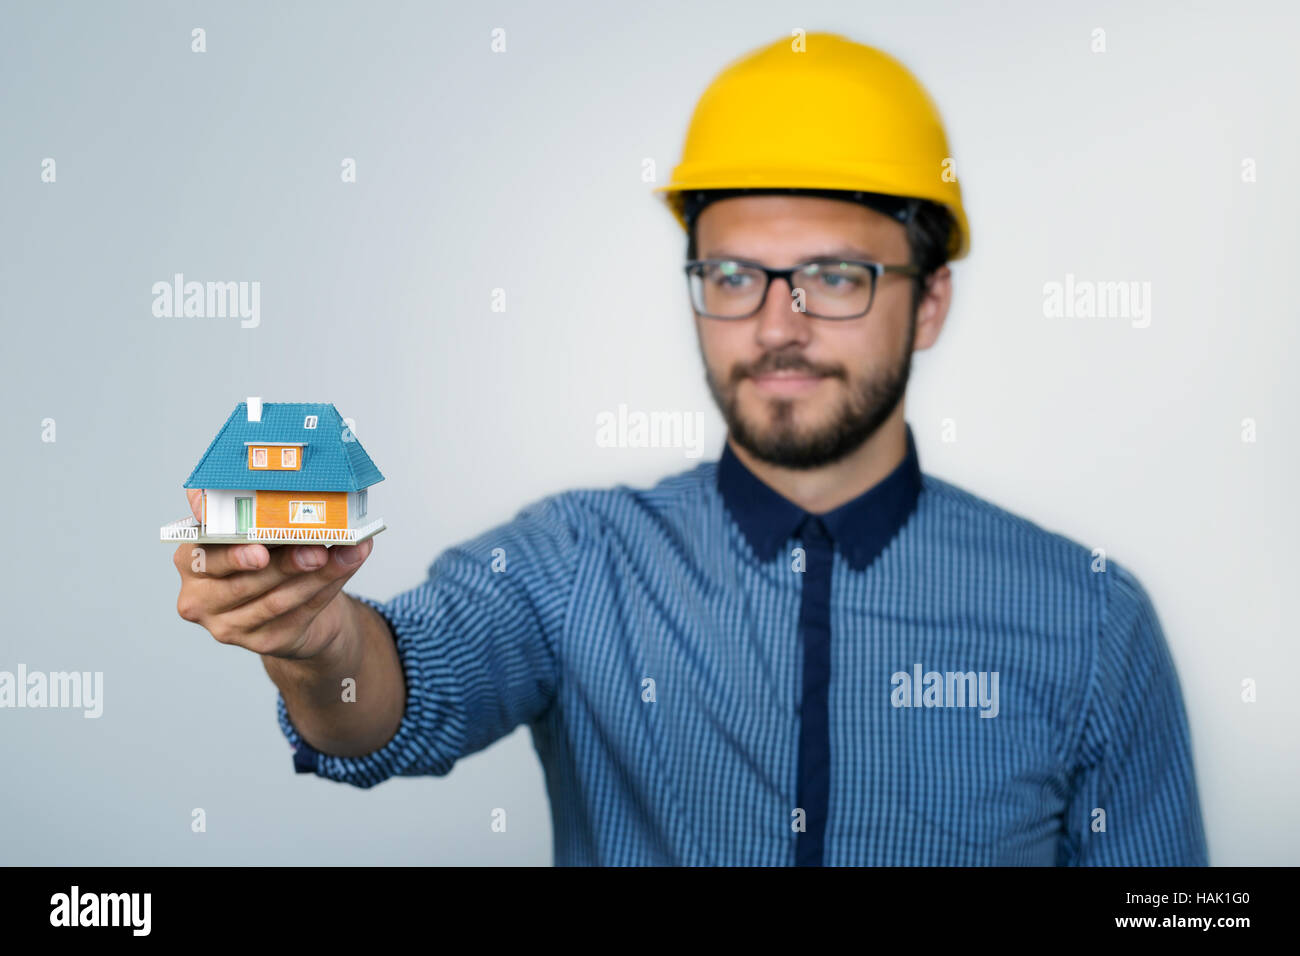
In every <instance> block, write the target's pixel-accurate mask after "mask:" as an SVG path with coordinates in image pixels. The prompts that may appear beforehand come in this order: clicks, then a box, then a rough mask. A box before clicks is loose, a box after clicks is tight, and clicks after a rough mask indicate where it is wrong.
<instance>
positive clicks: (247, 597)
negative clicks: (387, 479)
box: [208, 541, 374, 627]
mask: <svg viewBox="0 0 1300 956" xmlns="http://www.w3.org/2000/svg"><path fill="white" fill-rule="evenodd" d="M373 547H374V544H373V543H372V542H371V541H366V542H363V543H362V544H358V545H347V546H341V547H337V548H329V549H328V550H327V549H325V548H316V547H311V548H282V549H280V551H279V552H278V553H277V554H276V555H275V558H274V560H273V561H272V562H271V564H269V565H268V566H267V567H265V568H263V569H262V570H260V571H251V572H247V573H244V574H235V575H231V576H230V577H228V578H226V579H224V580H221V581H213V582H211V584H212V594H211V595H210V597H209V598H208V600H209V606H210V607H211V608H212V609H213V610H214V611H215V612H216V613H218V614H222V613H229V615H230V618H231V620H232V622H236V623H235V626H237V627H256V626H258V625H260V624H261V623H263V622H264V621H266V620H270V619H271V618H272V617H277V616H279V615H280V614H284V613H285V612H287V611H289V610H292V609H293V607H294V606H295V605H296V603H300V602H301V601H305V600H307V599H308V598H309V597H311V595H313V594H315V593H316V592H317V591H319V590H320V589H321V588H322V587H324V586H326V585H327V584H329V583H330V582H331V581H334V580H336V579H339V578H343V579H345V580H346V578H349V577H351V576H352V575H353V574H355V573H356V571H357V569H358V568H360V567H361V564H362V562H364V561H365V559H366V557H367V556H368V555H369V554H370V549H371V548H373ZM295 552H305V553H301V554H296V553H295ZM268 601H269V602H270V603H269V605H268V606H267V607H262V605H263V604H264V603H265V602H268ZM250 604H253V605H258V607H261V608H262V609H261V610H254V611H252V612H251V613H249V614H242V613H239V612H238V611H237V610H236V609H240V610H242V609H243V608H244V607H245V606H246V605H250Z"/></svg>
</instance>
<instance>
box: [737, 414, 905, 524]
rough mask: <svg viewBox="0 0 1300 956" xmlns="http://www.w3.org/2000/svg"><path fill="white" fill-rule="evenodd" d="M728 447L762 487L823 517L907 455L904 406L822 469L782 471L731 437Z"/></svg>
mask: <svg viewBox="0 0 1300 956" xmlns="http://www.w3.org/2000/svg"><path fill="white" fill-rule="evenodd" d="M727 444H729V445H730V446H731V450H732V452H734V453H735V455H736V457H737V458H739V459H740V460H741V461H742V462H743V463H744V464H745V466H746V467H747V468H748V469H749V470H750V471H752V472H753V473H754V474H755V475H756V476H758V478H759V480H760V481H762V482H763V484H765V485H767V486H768V487H769V488H771V489H772V490H774V491H776V492H777V493H778V494H780V495H781V496H782V497H784V498H786V499H787V500H789V501H793V502H794V503H795V504H797V505H798V506H799V507H800V508H803V509H804V511H808V512H811V513H812V514H825V513H826V512H828V511H831V510H833V509H835V508H838V507H839V506H840V505H842V504H844V503H845V502H846V501H852V500H853V499H854V498H856V497H858V495H860V494H862V493H863V492H865V491H868V490H869V489H871V488H873V487H875V486H876V485H877V484H879V483H880V482H881V481H882V480H883V479H884V478H885V477H886V476H887V475H888V474H889V473H890V472H891V471H893V470H894V469H895V468H897V467H898V466H899V464H900V463H901V462H902V461H903V459H904V458H905V457H906V456H907V429H906V425H905V422H904V418H903V403H902V402H899V403H898V407H897V408H895V409H894V411H893V413H892V414H890V416H889V417H888V418H887V419H885V421H884V422H883V423H882V424H881V426H880V427H879V428H877V429H876V431H875V434H873V435H872V436H871V437H870V438H868V439H867V440H866V441H865V442H863V443H862V445H861V447H859V448H858V449H857V450H856V451H854V452H852V453H851V454H849V455H846V456H845V457H844V458H841V459H840V460H839V461H837V462H834V463H833V464H830V465H826V466H824V467H822V468H812V469H808V470H803V469H794V468H782V467H780V466H778V465H771V464H768V463H767V462H765V461H760V460H758V459H756V458H755V457H754V456H753V455H751V454H750V453H749V452H748V451H746V450H745V449H743V448H741V447H739V446H738V445H737V444H736V443H735V441H733V440H732V438H731V436H730V435H728V436H727Z"/></svg>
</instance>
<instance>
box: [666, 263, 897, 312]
mask: <svg viewBox="0 0 1300 956" xmlns="http://www.w3.org/2000/svg"><path fill="white" fill-rule="evenodd" d="M685 268H686V283H687V285H688V286H689V288H690V293H691V305H692V307H693V308H694V309H695V311H696V312H698V313H699V314H700V315H703V316H706V317H708V318H711V319H747V318H749V317H750V316H751V315H755V314H756V313H757V312H758V310H759V309H761V308H763V303H764V302H766V301H767V290H768V288H769V287H770V286H771V285H772V280H773V279H778V278H779V279H784V280H785V281H786V282H787V283H788V284H789V286H790V294H791V296H793V297H794V298H795V302H794V303H793V304H792V308H794V309H795V311H798V312H803V313H804V314H806V315H810V316H812V317H813V318H817V319H857V318H861V317H862V316H864V315H866V314H867V313H868V312H869V311H871V303H872V302H873V301H874V300H875V298H876V283H877V282H878V281H879V280H880V277H881V276H882V275H884V274H885V273H886V272H894V273H898V274H899V275H907V276H915V275H916V274H917V271H918V270H917V268H916V267H915V266H887V265H884V264H882V263H879V262H867V261H864V260H855V259H836V258H831V257H825V258H819V259H810V260H808V261H807V262H802V263H800V264H799V265H797V266H794V267H792V268H790V269H769V268H768V267H767V266H765V265H762V264H761V263H758V262H751V261H749V260H747V259H690V260H688V261H687V263H686V267H685ZM800 306H802V308H800Z"/></svg>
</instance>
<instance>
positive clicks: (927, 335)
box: [912, 266, 952, 352]
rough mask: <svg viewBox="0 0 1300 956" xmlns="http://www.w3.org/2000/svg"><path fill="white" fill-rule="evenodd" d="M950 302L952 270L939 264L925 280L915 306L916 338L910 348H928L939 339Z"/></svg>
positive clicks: (918, 349) (914, 349)
mask: <svg viewBox="0 0 1300 956" xmlns="http://www.w3.org/2000/svg"><path fill="white" fill-rule="evenodd" d="M951 304H952V270H951V269H949V268H948V267H947V266H941V267H940V268H938V269H936V270H935V271H934V273H932V274H931V276H930V278H929V279H928V280H927V281H926V286H925V291H924V292H922V294H921V301H920V303H919V304H918V305H917V308H916V340H915V342H914V343H913V345H912V350H913V351H917V352H919V351H920V350H921V349H928V348H929V347H930V346H932V345H933V344H934V343H935V342H936V341H938V339H939V333H940V332H942V331H943V322H944V319H946V318H947V317H948V306H950V305H951Z"/></svg>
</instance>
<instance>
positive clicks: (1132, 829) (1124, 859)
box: [1058, 562, 1208, 866]
mask: <svg viewBox="0 0 1300 956" xmlns="http://www.w3.org/2000/svg"><path fill="white" fill-rule="evenodd" d="M1098 574H1099V576H1100V577H1101V578H1103V581H1102V582H1101V585H1100V594H1101V600H1102V612H1101V629H1100V635H1099V641H1098V647H1097V659H1096V662H1095V667H1094V673H1093V679H1092V683H1091V686H1090V688H1089V703H1088V707H1087V713H1086V717H1085V720H1084V725H1083V730H1082V733H1081V737H1080V743H1079V748H1078V751H1077V762H1076V766H1075V768H1074V773H1073V775H1072V783H1073V786H1072V790H1071V795H1070V799H1069V805H1068V809H1067V811H1066V816H1065V820H1066V827H1065V829H1066V834H1065V837H1064V838H1063V840H1062V842H1061V847H1060V853H1059V856H1058V863H1060V864H1062V865H1066V866H1206V865H1207V864H1208V860H1207V852H1206V844H1205V833H1204V830H1203V825H1202V821H1201V807H1200V801H1199V798H1198V796H1197V790H1196V774H1195V769H1194V766H1193V762H1192V747H1191V734H1190V732H1189V730H1188V726H1187V715H1186V713H1185V711H1184V709H1183V698H1182V692H1181V690H1180V688H1179V684H1178V675H1177V673H1176V672H1175V669H1174V662H1173V658H1172V657H1171V655H1170V653H1169V647H1168V644H1167V643H1166V641H1165V637H1164V633H1163V631H1162V629H1161V626H1160V622H1159V619H1158V618H1157V616H1156V612H1155V608H1154V607H1153V606H1152V604H1151V600H1150V598H1149V597H1148V595H1147V593H1146V591H1145V590H1144V589H1143V587H1142V585H1141V583H1140V582H1139V581H1138V580H1137V579H1136V578H1135V577H1134V576H1133V575H1132V574H1131V573H1129V572H1128V571H1126V570H1125V569H1124V568H1122V567H1120V566H1119V565H1117V564H1115V563H1114V562H1111V564H1110V566H1109V567H1108V568H1107V570H1106V571H1104V572H1098ZM1103 814H1104V815H1103Z"/></svg>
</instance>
